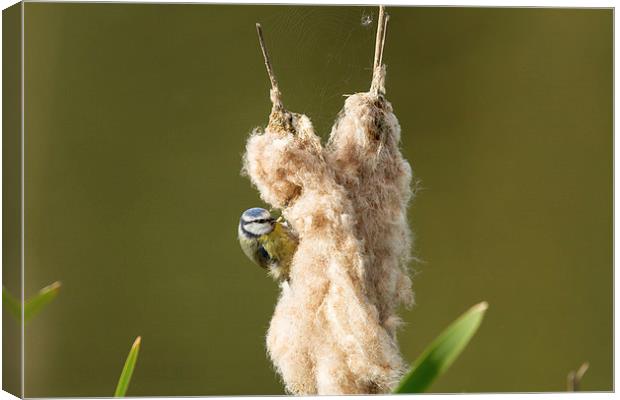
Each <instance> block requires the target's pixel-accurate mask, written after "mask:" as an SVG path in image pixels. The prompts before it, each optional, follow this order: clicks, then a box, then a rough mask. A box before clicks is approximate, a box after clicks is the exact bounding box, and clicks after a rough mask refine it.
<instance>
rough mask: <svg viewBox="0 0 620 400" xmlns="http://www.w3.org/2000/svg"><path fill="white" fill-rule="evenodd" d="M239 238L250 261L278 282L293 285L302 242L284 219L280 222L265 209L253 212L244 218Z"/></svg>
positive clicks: (247, 213) (238, 230)
mask: <svg viewBox="0 0 620 400" xmlns="http://www.w3.org/2000/svg"><path fill="white" fill-rule="evenodd" d="M237 235H238V238H239V244H240V245H241V249H242V250H243V252H244V253H245V255H246V256H247V257H248V258H249V259H250V260H252V261H253V262H254V263H255V264H257V265H258V266H260V267H262V268H264V269H265V270H267V272H268V274H269V275H270V276H271V277H272V278H273V279H274V280H275V281H277V282H288V281H289V277H290V267H291V261H292V259H293V255H294V254H295V250H297V244H298V242H299V240H298V238H297V235H296V234H295V233H294V232H293V230H292V229H291V228H290V227H289V225H288V223H287V222H286V221H285V220H284V219H283V218H282V217H279V218H278V219H276V218H274V217H273V216H272V215H271V213H270V212H269V211H268V210H265V209H264V208H259V207H254V208H250V209H248V210H245V211H244V212H243V213H242V214H241V218H240V219H239V227H238V229H237Z"/></svg>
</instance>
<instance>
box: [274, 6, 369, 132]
mask: <svg viewBox="0 0 620 400" xmlns="http://www.w3.org/2000/svg"><path fill="white" fill-rule="evenodd" d="M378 11H379V9H378V7H333V6H322V7H317V6H309V7H301V6H286V7H278V8H276V9H275V11H274V12H272V13H270V15H269V16H268V17H266V18H264V20H263V21H264V23H263V26H265V27H268V29H269V37H271V38H274V39H273V40H278V41H285V43H287V47H286V48H285V49H284V50H283V49H282V48H278V49H276V50H278V52H277V55H276V57H275V58H274V64H275V70H276V75H278V78H280V76H283V77H284V78H285V79H281V80H280V81H281V82H280V83H281V84H280V86H281V89H282V92H283V94H284V100H285V103H286V104H287V106H288V107H289V108H290V109H291V110H292V111H298V112H303V113H306V114H307V115H308V116H309V117H310V118H311V119H312V121H313V123H314V125H315V128H316V129H317V133H319V134H320V135H321V136H323V137H326V136H327V134H328V133H329V129H330V128H331V125H332V123H333V122H334V119H335V117H336V114H337V113H338V111H339V110H340V109H341V108H342V105H343V102H344V97H343V95H347V94H352V93H355V92H360V91H366V90H368V88H369V87H370V78H371V75H372V61H373V52H374V42H375V41H374V37H375V32H376V20H377V17H378ZM271 43H273V41H272V42H271ZM293 76H294V78H292V77H293Z"/></svg>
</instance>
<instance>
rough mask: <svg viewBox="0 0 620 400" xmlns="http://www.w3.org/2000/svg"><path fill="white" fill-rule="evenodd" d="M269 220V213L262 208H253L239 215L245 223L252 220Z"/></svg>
mask: <svg viewBox="0 0 620 400" xmlns="http://www.w3.org/2000/svg"><path fill="white" fill-rule="evenodd" d="M269 218H271V213H270V212H269V211H267V210H265V209H264V208H260V207H254V208H250V209H248V210H245V211H244V212H243V214H242V215H241V219H243V220H245V221H251V220H254V219H269Z"/></svg>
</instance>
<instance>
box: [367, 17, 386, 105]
mask: <svg viewBox="0 0 620 400" xmlns="http://www.w3.org/2000/svg"><path fill="white" fill-rule="evenodd" d="M389 19H390V16H389V15H388V14H387V13H386V12H385V6H380V7H379V20H378V21H377V36H376V38H375V58H374V62H373V66H372V84H371V86H370V93H371V94H372V95H373V96H378V95H379V93H381V94H384V93H385V84H384V80H385V70H384V67H383V49H384V48H385V37H386V35H387V23H388V20H389Z"/></svg>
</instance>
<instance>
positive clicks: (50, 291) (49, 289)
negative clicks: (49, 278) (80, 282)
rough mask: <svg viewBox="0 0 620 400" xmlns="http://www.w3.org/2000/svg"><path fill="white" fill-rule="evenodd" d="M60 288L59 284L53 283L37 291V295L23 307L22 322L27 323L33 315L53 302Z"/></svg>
mask: <svg viewBox="0 0 620 400" xmlns="http://www.w3.org/2000/svg"><path fill="white" fill-rule="evenodd" d="M60 286H61V284H60V282H54V283H52V284H51V285H49V286H46V287H44V288H43V289H41V290H39V293H37V294H36V295H35V296H33V297H31V298H30V299H28V300H27V301H26V304H25V305H24V320H26V321H28V320H29V319H30V318H32V316H33V315H35V314H36V313H38V312H39V311H41V309H43V307H45V306H46V305H48V304H49V303H50V302H51V301H52V300H54V299H55V298H56V296H58V291H59V290H60Z"/></svg>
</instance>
